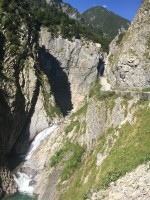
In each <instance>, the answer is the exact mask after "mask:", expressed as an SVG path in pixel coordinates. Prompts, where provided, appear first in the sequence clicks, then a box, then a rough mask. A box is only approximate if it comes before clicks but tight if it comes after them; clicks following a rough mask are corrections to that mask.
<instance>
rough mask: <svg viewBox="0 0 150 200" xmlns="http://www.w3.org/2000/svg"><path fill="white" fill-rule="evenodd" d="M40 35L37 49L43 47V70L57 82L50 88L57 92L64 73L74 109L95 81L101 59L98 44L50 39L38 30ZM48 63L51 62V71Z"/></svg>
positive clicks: (45, 30)
mask: <svg viewBox="0 0 150 200" xmlns="http://www.w3.org/2000/svg"><path fill="white" fill-rule="evenodd" d="M40 35H41V36H40V46H41V47H42V46H44V47H45V49H46V52H47V53H45V54H42V56H44V55H45V56H46V57H48V60H49V61H46V60H47V59H43V57H42V58H41V60H42V62H43V64H44V66H45V67H44V68H45V70H46V69H47V70H48V69H49V70H51V71H49V72H48V73H49V74H50V73H52V74H53V76H54V77H57V80H59V81H58V82H56V86H53V87H56V88H57V90H59V84H62V83H64V80H63V82H61V81H62V78H63V79H66V78H64V76H61V74H62V73H63V74H66V75H67V79H68V82H69V84H70V86H69V87H70V91H71V102H72V104H73V108H74V109H76V108H77V107H78V106H81V105H82V103H83V101H84V98H85V96H86V95H87V94H88V92H89V90H90V88H91V84H92V83H93V82H94V81H95V80H96V77H97V67H98V65H99V59H101V58H102V53H101V45H100V44H94V43H93V42H87V41H84V40H78V39H74V40H73V41H69V40H68V39H63V38H61V37H58V38H53V37H52V36H51V34H50V32H48V31H47V29H46V28H41V33H40ZM47 62H48V63H47ZM50 63H54V64H53V68H52V64H50ZM46 66H49V67H48V68H47V67H46ZM54 66H55V68H54ZM52 69H53V70H52ZM58 69H59V71H58ZM56 72H57V73H56ZM60 72H61V73H60ZM51 76H52V75H51ZM51 79H52V77H51ZM53 79H54V78H53ZM54 81H55V80H53V82H54ZM65 82H66V81H65ZM67 90H68V89H67ZM62 97H63V96H62ZM62 97H61V96H60V98H62ZM55 99H56V98H55ZM63 101H64V100H63ZM69 108H70V105H69Z"/></svg>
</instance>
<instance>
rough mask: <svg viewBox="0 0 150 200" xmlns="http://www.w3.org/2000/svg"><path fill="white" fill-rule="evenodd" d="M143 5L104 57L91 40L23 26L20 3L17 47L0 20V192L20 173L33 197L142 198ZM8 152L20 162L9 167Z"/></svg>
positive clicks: (147, 138)
mask: <svg viewBox="0 0 150 200" xmlns="http://www.w3.org/2000/svg"><path fill="white" fill-rule="evenodd" d="M13 3H14V2H13ZM54 3H55V1H54ZM58 3H62V2H61V1H59V2H58ZM11 6H12V4H11V5H10V8H11ZM149 6H150V1H149V0H145V1H144V2H143V4H142V6H141V8H140V10H139V12H138V13H137V15H136V17H135V19H134V21H133V22H132V24H131V26H130V28H129V30H128V31H127V32H126V33H125V35H124V36H123V39H122V40H121V41H119V37H120V36H117V37H116V38H115V39H114V41H113V42H112V43H111V45H110V52H109V55H108V56H107V54H106V53H105V52H104V51H103V50H102V47H101V44H99V43H95V42H93V41H90V40H87V39H85V38H81V39H76V38H72V39H71V40H69V39H67V38H63V37H62V36H61V35H58V36H57V37H53V35H52V33H51V32H50V31H49V30H48V28H47V27H43V26H42V27H39V26H36V28H35V29H34V28H31V27H30V23H31V21H30V20H31V16H30V15H28V14H27V16H28V17H29V16H30V17H29V18H27V19H28V20H26V19H25V18H22V14H21V13H22V12H23V11H22V9H23V10H24V9H25V8H26V4H25V5H24V7H23V6H22V5H21V10H19V7H18V11H17V16H16V18H17V20H19V22H18V21H17V22H18V23H22V20H24V22H23V24H22V25H21V28H20V29H19V30H17V31H18V32H17V33H16V34H17V36H18V38H19V41H20V42H19V44H18V46H16V45H15V43H14V40H12V39H11V38H9V34H8V33H9V31H10V30H9V27H7V23H4V22H5V21H4V20H3V21H2V23H1V32H0V37H1V41H0V42H1V44H2V45H1V47H0V48H1V51H2V52H3V53H2V54H1V55H0V60H1V66H0V95H1V98H0V108H1V109H0V127H1V132H0V141H1V148H0V156H1V160H0V165H1V166H2V167H3V168H2V169H1V171H0V177H1V183H0V185H1V188H2V190H3V192H5V194H10V193H15V192H16V190H17V188H16V186H15V183H14V179H19V176H20V177H22V176H23V174H25V177H27V179H28V183H27V185H26V187H27V189H29V188H28V187H30V189H31V190H32V195H33V194H36V196H37V198H38V199H39V200H47V199H48V200H54V199H65V200H71V199H73V200H82V199H87V200H88V199H91V200H98V199H114V200H115V199H139V200H140V199H149V198H150V191H149V184H150V176H149V174H150V171H149V160H150V148H149V146H150V125H149V124H150V102H149V101H150V92H149V88H150V79H149V78H150V62H149V52H150V48H149V34H150V29H149V21H150V12H149V9H148V8H149ZM10 8H9V9H8V11H9V12H10V10H11V9H10ZM1 15H2V14H1ZM3 15H4V14H3ZM27 16H26V17H27ZM118 41H119V42H118ZM24 46H25V47H28V48H24ZM14 48H15V50H14ZM14 52H18V54H16V53H14ZM104 63H105V71H104V74H103V77H101V76H100V75H102V74H99V70H100V69H101V67H103V66H104ZM30 144H31V146H30ZM29 146H30V148H29ZM8 155H9V156H10V157H11V156H12V155H13V156H16V157H17V156H18V155H24V158H25V162H24V163H22V164H21V165H20V166H18V168H17V169H16V170H17V171H16V170H14V171H13V173H10V171H9V169H10V168H9V164H8ZM6 167H7V169H6ZM13 174H15V176H14V175H13ZM14 177H15V178H14ZM10 180H11V184H7V183H8V182H9V181H10ZM19 184H20V183H19ZM10 187H11V188H10ZM19 187H20V185H19V186H18V188H19ZM31 187H32V188H31ZM9 191H11V192H9ZM30 195H31V194H30ZM33 198H34V197H33ZM28 199H30V197H28Z"/></svg>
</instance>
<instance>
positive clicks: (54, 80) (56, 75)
mask: <svg viewBox="0 0 150 200" xmlns="http://www.w3.org/2000/svg"><path fill="white" fill-rule="evenodd" d="M40 62H41V64H42V67H43V69H44V71H45V73H46V74H47V77H48V79H49V82H50V85H51V91H52V93H53V95H54V98H55V101H56V104H57V105H58V106H59V108H60V109H61V111H62V113H63V115H64V116H65V115H67V113H68V112H69V111H71V110H72V108H73V107H72V100H71V90H70V83H69V80H68V76H67V75H66V73H65V72H64V71H63V69H62V68H61V67H60V63H59V61H58V60H57V59H56V58H55V57H53V56H52V55H51V54H49V53H48V52H46V49H45V47H44V46H43V47H42V48H41V49H40Z"/></svg>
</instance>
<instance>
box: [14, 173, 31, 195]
mask: <svg viewBox="0 0 150 200" xmlns="http://www.w3.org/2000/svg"><path fill="white" fill-rule="evenodd" d="M14 180H15V182H16V184H17V186H18V190H19V192H20V193H24V194H28V195H31V196H32V195H33V191H34V188H33V187H32V186H30V181H31V178H30V177H29V176H28V175H26V174H24V173H21V172H17V175H14Z"/></svg>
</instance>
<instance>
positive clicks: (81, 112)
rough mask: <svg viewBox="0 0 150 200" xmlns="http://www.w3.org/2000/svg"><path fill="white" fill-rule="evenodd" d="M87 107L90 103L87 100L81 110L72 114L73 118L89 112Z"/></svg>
mask: <svg viewBox="0 0 150 200" xmlns="http://www.w3.org/2000/svg"><path fill="white" fill-rule="evenodd" d="M87 107H88V103H87V102H86V103H85V104H84V106H82V107H81V108H80V109H79V110H77V111H76V112H75V113H73V114H72V115H71V118H72V119H73V118H75V117H77V116H79V115H81V114H85V113H86V112H87Z"/></svg>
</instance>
